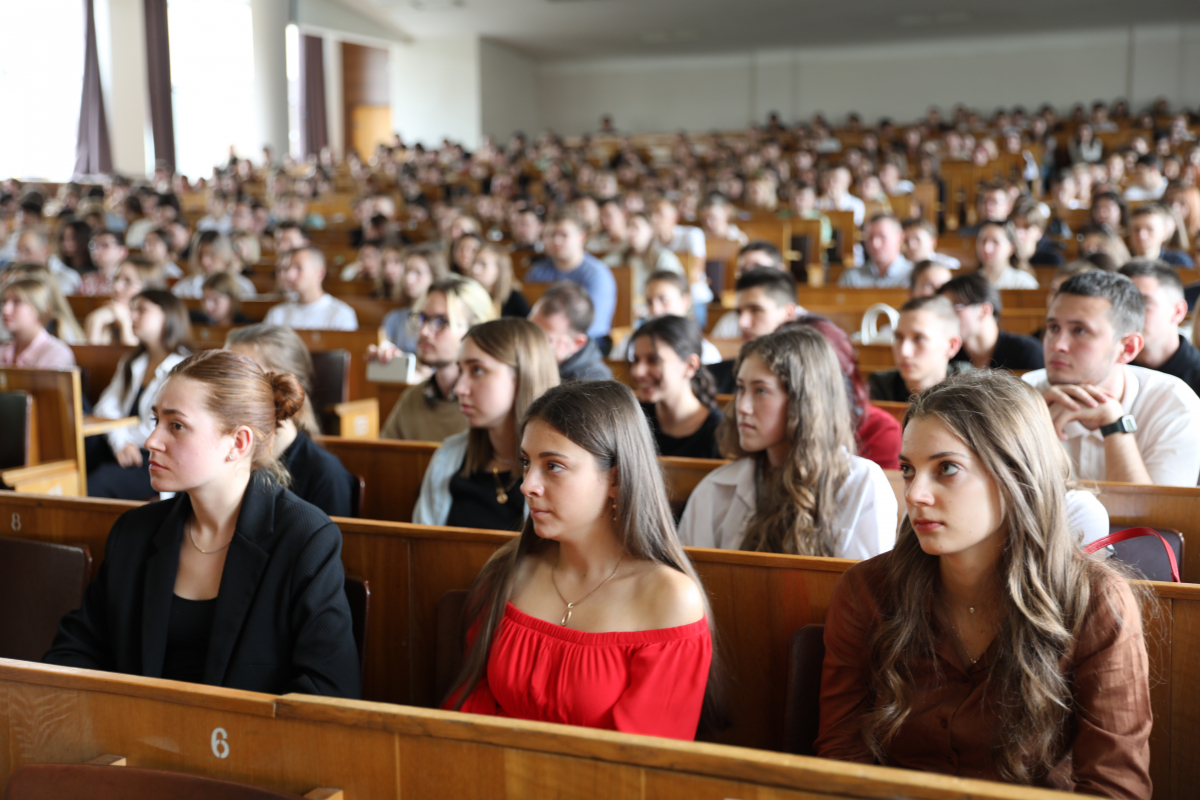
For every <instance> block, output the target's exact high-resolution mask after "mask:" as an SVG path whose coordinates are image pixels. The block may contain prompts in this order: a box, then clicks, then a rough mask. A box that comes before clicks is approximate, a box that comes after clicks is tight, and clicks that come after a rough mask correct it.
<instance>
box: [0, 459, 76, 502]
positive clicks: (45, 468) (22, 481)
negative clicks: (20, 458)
mask: <svg viewBox="0 0 1200 800" xmlns="http://www.w3.org/2000/svg"><path fill="white" fill-rule="evenodd" d="M0 483H3V484H4V485H5V486H11V487H12V489H13V491H16V492H31V493H34V494H58V495H78V494H79V464H78V463H77V462H75V461H51V462H49V463H47V464H35V465H34V466H32V467H14V468H13V469H6V470H4V471H3V472H0Z"/></svg>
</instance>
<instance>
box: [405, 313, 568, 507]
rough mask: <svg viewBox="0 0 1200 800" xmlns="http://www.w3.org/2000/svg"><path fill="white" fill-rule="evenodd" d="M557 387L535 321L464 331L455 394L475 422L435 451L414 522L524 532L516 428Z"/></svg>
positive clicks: (547, 347)
mask: <svg viewBox="0 0 1200 800" xmlns="http://www.w3.org/2000/svg"><path fill="white" fill-rule="evenodd" d="M557 385H558V365H557V364H556V363H555V362H554V355H553V354H552V353H551V352H550V345H549V344H548V343H547V341H546V337H545V336H544V335H543V334H542V332H541V331H540V330H539V329H538V328H537V326H536V325H534V324H533V323H532V322H529V321H528V320H524V319H515V318H513V317H506V318H503V319H498V320H492V321H491V322H484V323H481V324H479V325H476V326H475V327H473V328H471V329H470V330H469V331H467V334H466V336H464V337H463V340H462V346H461V347H460V348H459V353H458V382H457V383H456V384H455V385H454V394H455V395H456V396H457V397H458V404H459V407H460V408H461V409H462V413H463V416H464V417H466V419H467V423H468V425H470V427H469V428H468V429H467V430H465V431H462V432H461V433H456V434H454V435H453V436H449V437H447V438H446V440H445V441H444V442H442V446H441V447H439V448H438V449H437V450H436V451H434V454H433V458H432V459H431V460H430V462H429V467H428V468H427V469H426V470H425V477H424V479H423V480H422V481H421V494H420V496H419V497H418V498H417V505H416V508H414V509H413V522H414V523H415V524H417V525H453V526H457V527H460V528H484V529H491V530H504V531H517V530H520V529H521V526H522V525H523V524H524V522H525V515H526V511H525V498H524V496H522V494H521V470H520V467H519V464H518V461H517V453H518V450H519V449H520V441H519V440H518V437H517V430H518V427H519V426H520V424H521V420H522V419H524V417H525V410H526V409H527V408H528V407H529V404H530V403H532V402H533V401H534V399H536V398H537V397H539V396H540V395H541V394H542V393H543V392H545V391H546V390H547V389H549V388H550V387H552V386H557Z"/></svg>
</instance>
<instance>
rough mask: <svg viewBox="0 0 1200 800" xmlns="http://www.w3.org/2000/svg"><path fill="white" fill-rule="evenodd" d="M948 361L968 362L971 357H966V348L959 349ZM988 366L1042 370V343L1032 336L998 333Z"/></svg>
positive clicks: (1043, 363)
mask: <svg viewBox="0 0 1200 800" xmlns="http://www.w3.org/2000/svg"><path fill="white" fill-rule="evenodd" d="M950 360H951V361H967V362H969V361H970V360H971V357H970V356H968V355H967V350H966V348H964V347H960V348H959V349H958V352H957V353H955V354H954V358H952V359H950ZM988 366H989V367H991V368H992V369H1019V370H1030V369H1042V368H1043V367H1045V366H1046V361H1045V357H1044V356H1043V354H1042V343H1041V342H1039V341H1038V340H1037V339H1035V338H1033V337H1032V336H1022V335H1021V334H1018V333H1009V332H1008V331H1000V332H999V336H997V338H996V349H995V350H994V351H993V352H992V360H991V362H990V363H989V364H988Z"/></svg>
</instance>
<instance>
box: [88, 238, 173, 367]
mask: <svg viewBox="0 0 1200 800" xmlns="http://www.w3.org/2000/svg"><path fill="white" fill-rule="evenodd" d="M166 288H167V287H166V284H165V283H164V282H163V280H162V273H161V272H160V271H159V270H158V268H157V267H155V266H154V265H153V264H151V263H150V261H149V260H148V259H146V258H144V257H142V256H129V257H128V258H126V259H125V260H124V261H122V262H121V265H120V266H119V267H118V268H117V274H116V277H114V278H113V282H112V297H111V298H110V299H109V301H108V302H107V303H105V304H104V305H102V306H100V307H99V308H97V309H96V310H95V311H93V312H92V313H90V314H88V315H87V316H86V317H84V320H83V328H84V332H85V336H86V337H87V343H88V344H123V345H130V346H133V345H136V344H137V343H138V340H137V337H136V336H134V335H133V315H132V308H133V298H134V297H135V296H136V295H137V294H138V293H139V292H141V291H142V290H143V289H166Z"/></svg>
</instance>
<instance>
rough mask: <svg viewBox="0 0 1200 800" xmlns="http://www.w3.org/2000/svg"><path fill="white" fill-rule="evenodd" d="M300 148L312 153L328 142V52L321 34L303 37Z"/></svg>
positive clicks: (306, 154)
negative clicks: (326, 63)
mask: <svg viewBox="0 0 1200 800" xmlns="http://www.w3.org/2000/svg"><path fill="white" fill-rule="evenodd" d="M301 41H302V43H303V44H302V45H301V57H300V149H301V151H302V152H303V153H304V155H305V156H306V157H307V156H310V155H314V154H316V153H320V152H321V148H323V147H325V146H326V145H328V144H329V131H328V130H327V129H326V126H325V53H324V47H323V42H322V41H321V37H320V36H309V35H307V34H305V35H304V36H303V37H301Z"/></svg>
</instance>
